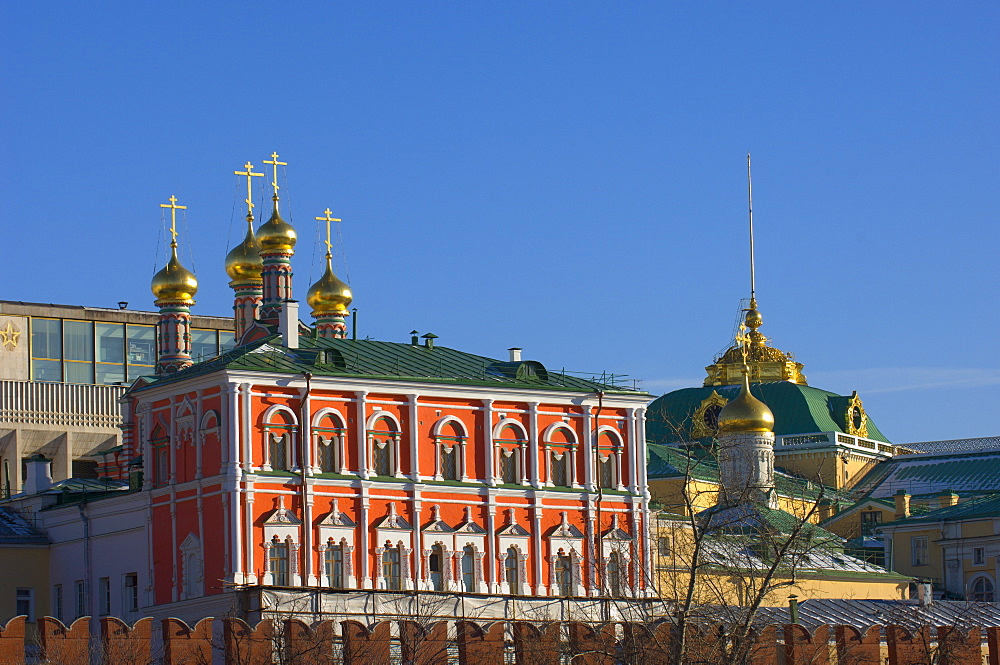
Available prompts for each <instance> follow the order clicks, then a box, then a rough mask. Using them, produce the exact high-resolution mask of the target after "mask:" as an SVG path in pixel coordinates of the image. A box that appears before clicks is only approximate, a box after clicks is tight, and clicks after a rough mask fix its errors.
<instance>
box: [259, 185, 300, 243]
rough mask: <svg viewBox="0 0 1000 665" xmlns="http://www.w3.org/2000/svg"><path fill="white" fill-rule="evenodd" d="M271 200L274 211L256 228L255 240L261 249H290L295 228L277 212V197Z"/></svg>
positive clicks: (293, 241) (294, 236) (294, 238)
mask: <svg viewBox="0 0 1000 665" xmlns="http://www.w3.org/2000/svg"><path fill="white" fill-rule="evenodd" d="M272 200H273V201H274V212H272V213H271V219H269V220H267V222H266V223H265V224H263V225H262V226H261V227H260V228H259V229H257V242H258V243H259V244H260V248H261V250H262V251H267V250H290V249H292V248H294V247H295V241H296V239H297V236H296V235H295V229H294V228H293V227H292V225H291V224H289V223H288V222H286V221H285V220H283V219H282V218H281V215H280V214H278V197H277V196H275V197H273V198H272Z"/></svg>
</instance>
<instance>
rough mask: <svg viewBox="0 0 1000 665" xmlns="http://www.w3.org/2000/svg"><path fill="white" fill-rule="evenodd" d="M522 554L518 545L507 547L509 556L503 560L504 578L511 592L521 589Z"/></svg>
mask: <svg viewBox="0 0 1000 665" xmlns="http://www.w3.org/2000/svg"><path fill="white" fill-rule="evenodd" d="M520 563H521V561H520V556H519V554H518V551H517V548H516V547H508V548H507V558H506V559H504V562H503V573H504V579H505V580H506V582H507V588H508V589H509V590H510V593H518V592H520V591H521V575H520V572H521V571H520Z"/></svg>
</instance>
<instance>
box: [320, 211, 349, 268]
mask: <svg viewBox="0 0 1000 665" xmlns="http://www.w3.org/2000/svg"><path fill="white" fill-rule="evenodd" d="M323 214H324V215H325V217H317V218H316V221H317V222H326V242H325V243H324V244H325V245H326V257H327V258H330V257H331V256H333V253H332V252H331V251H330V250H332V249H333V243H332V242H330V222H342V221H344V220H342V219H337V218H336V217H331V215H333V211H332V210H330V209H329V208H327V209H326V210H324V211H323Z"/></svg>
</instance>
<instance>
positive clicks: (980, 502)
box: [884, 494, 1000, 526]
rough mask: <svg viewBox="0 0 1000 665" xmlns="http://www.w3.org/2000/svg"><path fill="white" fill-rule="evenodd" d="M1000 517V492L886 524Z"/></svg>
mask: <svg viewBox="0 0 1000 665" xmlns="http://www.w3.org/2000/svg"><path fill="white" fill-rule="evenodd" d="M994 517H1000V494H984V495H982V496H977V497H974V498H972V499H969V500H967V501H962V502H961V503H959V504H956V505H954V506H948V507H947V508H938V509H937V510H931V511H929V512H926V513H924V514H922V515H914V516H913V517H907V518H906V519H901V520H896V521H895V522H888V523H887V524H885V525H884V526H896V525H898V524H917V523H920V522H949V521H958V520H970V519H982V518H994Z"/></svg>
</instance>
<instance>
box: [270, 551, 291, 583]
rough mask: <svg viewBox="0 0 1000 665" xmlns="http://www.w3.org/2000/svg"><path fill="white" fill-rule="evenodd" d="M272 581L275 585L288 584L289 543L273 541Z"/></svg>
mask: <svg viewBox="0 0 1000 665" xmlns="http://www.w3.org/2000/svg"><path fill="white" fill-rule="evenodd" d="M271 583H272V584H274V585H275V586H288V545H287V544H286V543H272V545H271Z"/></svg>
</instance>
